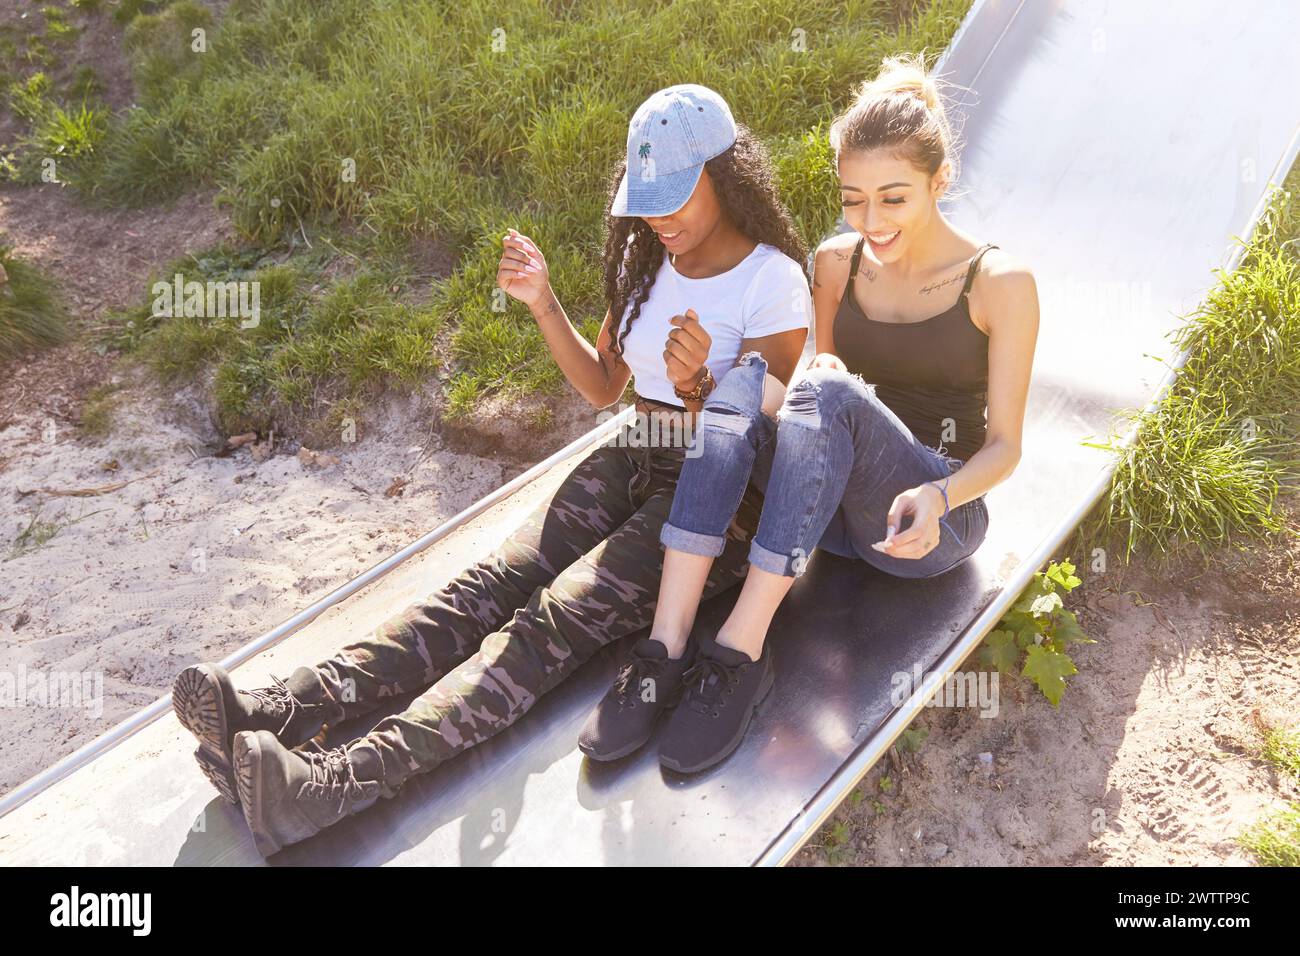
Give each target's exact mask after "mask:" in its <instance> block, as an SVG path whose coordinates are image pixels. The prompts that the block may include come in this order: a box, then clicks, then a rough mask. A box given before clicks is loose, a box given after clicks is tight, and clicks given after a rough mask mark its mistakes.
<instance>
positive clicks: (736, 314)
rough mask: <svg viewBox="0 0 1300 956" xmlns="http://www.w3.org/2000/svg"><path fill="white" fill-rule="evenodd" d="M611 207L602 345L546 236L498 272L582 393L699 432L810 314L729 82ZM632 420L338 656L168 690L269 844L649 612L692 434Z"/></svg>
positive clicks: (371, 786)
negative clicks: (729, 390)
mask: <svg viewBox="0 0 1300 956" xmlns="http://www.w3.org/2000/svg"><path fill="white" fill-rule="evenodd" d="M606 209H607V213H608V220H607V236H606V240H605V254H604V261H603V276H604V287H605V297H606V301H607V304H608V306H609V309H608V311H607V313H606V315H605V319H604V323H603V324H602V326H601V330H600V334H599V337H598V339H597V342H596V344H595V347H594V348H593V346H592V345H591V344H590V343H588V342H587V341H585V340H584V339H583V338H582V337H581V336H580V335H579V334H578V333H577V331H576V330H575V329H574V328H573V326H572V325H571V324H570V322H569V319H568V317H567V316H566V315H565V313H564V311H563V309H562V308H561V306H560V303H559V300H558V298H557V297H556V292H555V290H553V289H552V288H551V286H550V282H549V276H548V272H547V266H546V258H545V256H544V255H543V252H542V249H541V244H540V243H539V242H537V241H535V240H534V239H532V238H530V237H528V236H525V235H522V234H520V233H518V232H516V231H515V230H511V231H510V232H509V234H508V235H506V236H504V237H503V254H502V257H501V263H500V270H499V272H498V275H497V284H498V285H499V286H500V287H501V288H502V289H504V290H505V291H506V292H507V293H508V294H509V295H511V296H512V297H514V298H515V299H517V300H519V301H521V302H523V303H525V304H526V305H527V306H528V307H529V308H530V310H531V312H532V314H533V318H534V319H535V320H536V321H537V323H538V325H539V327H540V329H541V331H542V334H543V336H544V337H545V339H546V343H547V345H548V347H549V349H550V351H551V354H552V356H553V357H554V358H555V360H556V362H557V364H559V366H560V368H561V369H562V370H563V371H564V373H565V375H566V377H567V378H568V380H569V381H570V383H571V384H572V385H573V386H574V388H576V389H577V390H578V392H580V393H581V394H582V395H583V397H584V398H586V399H587V400H588V401H589V402H590V403H591V404H592V405H593V406H594V407H596V408H604V407H606V406H608V405H611V404H613V403H614V402H616V401H618V399H619V398H620V397H621V396H622V394H623V392H624V390H625V387H626V386H627V383H628V382H629V380H631V381H632V382H633V384H634V386H635V388H636V391H637V392H638V396H639V400H638V403H637V410H638V412H639V413H642V414H647V413H650V412H651V411H655V412H656V413H660V414H663V415H666V416H670V417H671V416H672V415H677V416H685V421H686V423H687V424H684V425H681V426H679V427H680V428H681V432H680V434H683V435H689V434H690V427H691V426H690V424H689V423H690V422H691V421H692V420H693V418H694V415H695V413H696V412H697V411H698V410H699V408H700V407H701V405H702V400H703V398H704V397H705V396H707V395H708V393H709V390H710V388H711V386H712V385H713V384H714V382H715V381H720V380H724V379H725V377H726V375H727V374H728V373H729V370H731V369H732V368H733V367H734V366H735V363H736V359H737V357H738V356H739V355H740V354H741V352H746V353H753V352H756V353H758V354H761V355H762V356H763V358H764V361H765V362H766V363H767V365H768V368H769V369H770V371H771V373H772V374H773V375H774V376H776V377H777V378H779V379H781V380H782V381H788V380H789V378H790V376H791V375H792V374H793V372H794V368H795V366H796V364H797V363H798V359H799V355H800V353H801V351H802V349H803V346H804V342H805V340H806V337H807V330H808V325H809V321H810V318H811V311H812V302H811V297H810V294H809V289H808V280H807V276H806V274H805V271H804V265H803V263H804V262H805V260H806V259H807V249H806V247H805V246H804V244H803V243H802V241H801V240H800V238H799V236H798V234H797V233H796V232H795V229H794V226H793V223H792V221H791V219H790V216H789V214H788V213H787V212H786V210H785V209H784V208H783V207H782V205H781V203H780V201H779V200H778V198H777V194H776V189H775V186H774V183H773V174H772V169H771V166H770V164H769V162H768V160H767V157H766V155H765V153H764V150H763V148H762V146H761V145H760V144H759V142H758V141H757V140H756V139H755V138H754V136H753V135H752V134H751V133H750V132H749V131H748V130H746V129H745V127H743V126H740V125H738V124H736V123H735V122H734V120H733V119H732V116H731V113H730V110H729V109H728V108H727V105H726V103H725V102H723V100H722V99H721V97H719V96H718V95H717V94H716V93H714V92H713V91H712V90H709V89H707V88H705V87H702V86H698V85H694V84H683V85H679V86H674V87H669V88H668V89H666V90H661V91H659V92H658V93H656V94H654V95H653V96H651V97H650V98H649V99H648V100H646V102H645V103H643V104H642V105H641V107H640V108H639V109H638V110H637V112H636V114H635V115H634V116H633V118H632V122H631V124H630V125H629V129H628V137H627V155H626V158H625V159H623V160H620V162H619V164H618V166H617V168H616V170H615V171H614V174H613V177H612V179H611V182H610V190H609V195H608V197H607V206H606ZM682 396H685V397H682ZM666 406H671V407H666ZM773 408H775V406H773ZM637 429H638V424H637V423H636V422H634V423H632V424H630V425H629V426H628V427H627V428H626V429H625V430H624V432H623V434H622V436H620V439H619V440H615V441H614V442H611V443H606V444H604V445H602V446H600V447H599V448H597V449H596V450H594V451H593V452H591V454H590V455H588V456H587V457H586V458H585V459H584V460H583V461H582V462H580V463H579V464H578V465H577V466H576V467H575V468H574V470H573V471H572V472H571V473H570V474H569V475H568V476H567V477H566V478H565V480H564V481H563V482H562V483H561V484H560V486H559V488H558V490H557V491H556V492H555V493H554V495H553V496H552V497H551V498H550V500H549V501H547V502H546V503H545V504H543V505H542V506H540V507H539V508H537V510H536V511H535V512H534V513H533V514H532V515H531V516H530V517H529V519H528V520H527V521H526V522H524V524H523V525H522V526H521V527H520V528H519V529H517V530H516V531H515V532H514V533H513V534H512V535H511V537H510V538H509V539H507V541H506V542H505V543H504V544H503V545H502V546H501V547H500V548H498V549H497V550H496V551H495V552H494V553H493V554H491V555H489V556H488V557H486V558H484V559H483V560H482V561H479V562H478V563H477V564H475V565H474V566H473V567H471V568H469V569H467V570H466V571H464V572H462V573H461V574H460V575H459V576H458V577H456V578H455V579H454V580H452V581H451V582H450V583H448V584H447V585H446V586H445V587H443V588H441V589H439V590H438V591H437V592H435V593H434V594H432V595H430V596H428V597H426V598H425V599H424V600H422V601H420V602H418V603H416V604H413V605H412V606H410V607H408V608H407V609H406V610H405V611H403V612H402V613H400V614H398V615H397V616H395V617H394V618H392V619H390V620H389V621H386V622H385V623H383V624H382V625H380V626H379V627H378V628H377V629H376V630H375V631H374V632H373V633H372V634H370V635H369V636H367V637H364V638H362V639H361V640H359V641H357V642H355V643H353V644H350V645H348V646H347V647H344V648H343V649H342V650H340V651H339V652H338V653H337V654H335V655H334V656H333V657H331V658H330V659H329V660H326V661H323V662H321V663H319V664H317V665H315V666H314V667H300V668H298V670H297V671H295V672H294V673H293V674H292V675H291V676H290V678H289V679H288V681H280V680H276V681H275V684H274V686H272V687H269V688H260V689H258V690H255V691H251V692H245V691H238V692H237V691H235V690H234V688H233V685H232V684H231V681H230V678H229V675H227V674H225V673H224V672H223V671H222V670H221V669H220V668H219V667H217V666H215V665H210V664H203V665H198V666H196V667H192V668H188V669H186V671H185V672H183V673H182V674H181V675H180V677H179V678H178V679H177V681H176V687H175V691H174V697H173V701H174V704H175V708H176V711H177V714H178V716H179V717H180V719H181V721H182V722H183V723H184V724H185V725H186V726H187V727H188V728H189V729H190V730H191V731H193V732H194V733H195V735H196V736H197V737H198V738H199V744H200V745H199V749H198V750H197V751H196V752H195V756H196V757H197V758H198V760H199V764H200V766H201V767H202V768H203V770H204V772H205V773H206V774H207V775H208V777H209V779H211V780H212V782H213V783H214V784H216V786H217V787H218V789H219V790H221V792H222V793H223V794H224V795H225V796H226V797H227V798H228V799H231V800H232V801H238V802H239V803H240V804H241V806H242V807H243V811H244V816H245V818H246V820H247V821H248V824H249V826H250V828H251V830H252V832H253V836H254V840H255V843H256V845H257V847H258V849H259V850H260V851H261V852H263V853H264V854H270V853H273V852H275V851H276V850H278V849H279V848H280V847H282V846H284V845H286V844H289V843H294V842H297V841H299V840H302V839H304V838H306V837H308V836H310V835H311V834H313V833H316V832H318V831H319V830H320V829H322V828H324V827H326V826H329V825H331V824H333V823H335V822H337V821H338V820H340V819H343V818H344V817H345V816H347V815H348V814H350V813H354V812H357V811H358V810H362V809H364V808H366V807H368V806H370V805H371V804H373V803H374V802H375V801H376V800H377V799H378V798H379V797H381V796H383V797H391V796H393V795H394V794H395V793H396V792H397V789H398V787H400V786H401V784H402V782H403V781H405V780H406V779H409V778H410V777H411V776H412V775H413V774H417V773H422V772H425V771H428V770H430V769H432V768H433V767H435V766H437V765H438V764H440V763H441V762H442V761H444V760H447V759H448V758H450V757H452V756H454V755H456V754H458V753H460V752H462V751H464V750H466V749H467V748H470V747H472V746H474V745H475V744H478V743H480V742H482V741H483V740H486V739H487V738H488V737H491V736H492V735H493V734H495V733H496V732H497V731H499V730H501V729H503V728H504V727H506V726H508V725H510V724H511V723H513V722H514V721H515V720H517V719H518V718H519V717H520V716H522V715H523V714H524V713H525V712H526V711H527V710H528V709H529V708H531V707H532V706H533V704H534V703H536V701H537V700H538V698H540V697H541V696H542V695H543V694H545V693H546V692H547V691H549V690H550V689H552V688H553V687H555V686H557V685H558V684H559V683H560V682H561V681H563V680H564V679H565V678H566V677H568V676H569V675H570V674H572V673H573V672H574V670H576V669H577V667H578V666H579V665H580V664H581V663H582V662H583V661H585V660H587V659H588V658H589V657H591V655H593V654H594V653H596V651H598V650H599V649H600V648H602V647H603V646H605V645H606V644H608V643H609V642H610V641H613V640H616V639H618V638H619V637H622V636H624V635H628V634H632V633H634V632H636V631H638V630H641V629H643V628H645V627H646V626H647V625H648V624H649V623H650V619H651V615H652V614H653V610H654V603H655V597H656V594H657V593H658V588H659V582H660V572H661V569H662V560H663V548H662V546H661V545H660V542H659V529H660V526H661V525H662V524H663V522H664V520H665V519H666V518H667V516H668V511H669V508H670V507H671V503H672V493H673V487H674V485H675V484H676V480H677V475H678V474H679V472H680V468H681V464H682V461H683V460H684V458H685V455H686V452H687V449H686V447H685V445H684V444H680V443H679V444H677V445H675V446H674V445H663V446H656V447H652V446H650V445H642V446H641V447H636V442H635V439H634V438H629V437H628V435H629V433H632V432H635V431H637ZM666 430H667V431H668V432H669V433H670V434H671V433H672V430H671V429H666ZM739 510H740V513H739V514H738V515H736V516H735V521H734V523H733V531H732V537H731V538H730V544H729V545H728V546H727V547H725V548H724V549H723V553H722V554H721V555H720V556H719V558H718V560H717V561H716V562H715V563H714V564H713V566H712V567H711V568H710V570H709V572H708V573H707V575H706V577H707V581H706V582H705V583H704V585H703V587H702V589H701V590H702V593H704V594H712V593H716V592H719V591H722V590H724V589H725V588H728V587H731V586H733V585H735V584H738V583H739V582H740V581H741V580H742V578H743V576H744V571H745V563H746V550H747V545H748V536H749V534H750V533H752V531H753V529H754V527H755V526H756V523H757V517H758V502H757V497H756V496H752V497H751V498H750V500H749V501H748V503H747V504H746V505H745V506H743V507H741V508H740V509H739ZM734 511H735V509H733V512H734ZM728 521H729V522H731V521H732V517H731V516H729V517H728ZM660 646H661V647H662V645H660ZM415 691H419V692H421V693H420V696H418V697H416V698H415V699H414V700H413V701H412V702H411V703H410V704H409V705H408V706H407V707H406V709H405V710H403V711H401V712H400V713H397V714H395V715H393V716H390V717H386V718H384V719H383V720H381V721H380V722H379V723H378V724H377V725H376V726H375V728H374V729H373V730H372V731H371V732H370V733H368V734H366V735H365V736H364V737H361V738H358V739H357V740H354V741H352V742H351V743H349V744H346V745H345V746H342V747H338V748H335V749H333V750H319V748H318V752H312V751H310V750H302V751H299V750H295V749H292V748H293V747H294V745H295V744H302V743H303V742H305V741H308V740H310V739H312V738H313V737H315V735H316V734H317V733H318V732H319V731H320V730H321V729H322V727H323V726H324V725H325V724H330V723H336V722H338V721H340V720H343V719H347V718H350V717H354V716H357V715H359V714H364V713H366V712H368V711H371V710H373V709H375V708H376V707H378V706H379V705H381V704H384V703H386V702H387V701H388V700H389V698H390V697H391V696H392V695H395V694H401V693H407V692H415Z"/></svg>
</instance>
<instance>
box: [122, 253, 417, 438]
mask: <svg viewBox="0 0 1300 956" xmlns="http://www.w3.org/2000/svg"><path fill="white" fill-rule="evenodd" d="M332 255H333V252H332V251H331V250H330V249H329V248H328V246H327V245H325V244H324V243H318V244H317V246H316V248H315V249H314V250H312V251H307V252H300V253H297V254H295V255H293V256H292V257H291V258H289V259H287V260H286V261H284V262H275V261H272V260H271V258H270V257H267V256H262V255H261V253H259V252H258V251H256V250H248V249H245V250H236V249H231V248H224V247H223V248H219V249H214V250H211V251H209V252H207V253H203V254H200V255H196V256H185V257H182V258H180V259H178V260H175V261H174V262H172V263H171V264H170V265H168V266H167V267H166V268H164V269H163V270H161V272H160V273H159V275H158V276H157V279H158V280H159V281H162V282H165V283H171V282H172V278H173V276H174V275H175V274H177V273H180V274H181V275H182V277H183V281H184V282H189V281H198V282H202V283H206V282H208V281H213V282H248V283H257V289H258V300H259V302H258V304H259V312H260V314H259V315H258V322H257V325H256V326H253V327H249V328H244V327H242V326H243V324H244V323H243V322H242V321H241V317H240V316H238V315H229V316H226V317H219V316H179V315H178V316H172V317H166V316H162V315H160V314H158V311H157V310H156V309H155V308H154V304H155V302H154V300H153V299H152V298H151V299H149V300H148V301H146V302H144V303H142V304H141V305H140V306H138V307H137V308H135V309H132V310H130V311H127V312H122V313H117V314H116V315H115V316H113V320H112V325H113V331H112V334H111V343H112V344H113V345H114V346H116V347H118V348H121V349H123V350H125V351H126V352H128V353H133V354H136V355H138V356H139V357H141V358H142V359H143V360H144V361H145V362H146V363H147V364H149V365H150V366H151V367H152V368H153V369H154V370H155V371H156V372H157V373H158V374H159V375H160V376H162V377H163V378H164V379H165V380H167V381H170V382H178V383H179V382H185V381H190V380H192V379H194V378H196V377H197V376H199V375H201V374H202V373H204V372H205V371H207V370H209V369H210V370H211V371H212V374H213V379H212V388H213V390H214V393H215V397H216V402H217V407H218V416H219V424H220V426H221V428H222V429H223V430H224V431H225V432H226V433H227V434H237V433H241V432H245V431H250V430H252V431H258V432H262V433H266V432H267V431H269V430H271V429H272V428H275V429H277V430H279V431H280V432H281V433H282V434H284V433H285V432H294V433H296V434H297V435H298V436H299V437H301V438H303V440H308V439H310V441H312V442H314V443H315V444H316V445H325V444H333V443H336V442H337V441H338V440H339V438H338V434H339V423H340V421H341V419H342V418H345V417H349V415H355V410H356V409H357V408H358V407H359V401H360V399H362V398H366V397H370V396H372V395H374V394H376V393H377V392H378V391H379V390H380V389H382V388H383V387H388V386H405V387H408V388H413V387H416V386H418V385H419V384H420V383H421V382H422V381H424V380H425V379H426V378H428V377H429V376H431V375H433V374H434V373H436V372H437V371H438V367H439V362H438V356H437V354H436V352H435V350H434V347H433V346H434V342H435V340H436V338H437V335H438V332H439V329H440V327H441V320H440V319H439V317H438V315H437V313H436V312H435V311H433V310H431V309H430V308H428V307H427V305H426V306H418V307H417V306H413V305H410V304H406V303H404V302H403V301H402V298H401V297H402V295H409V294H411V293H412V292H413V291H414V290H413V279H412V277H411V276H410V275H409V273H404V272H403V270H402V269H401V268H400V267H398V266H396V265H392V264H383V263H379V264H376V265H366V266H362V267H361V268H359V269H358V271H357V272H356V273H355V274H354V275H352V276H349V277H347V278H342V279H339V280H337V281H320V279H319V273H320V271H321V269H322V267H323V266H324V264H325V262H326V260H327V259H328V258H330V257H331V256H332ZM250 289H251V286H250Z"/></svg>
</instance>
